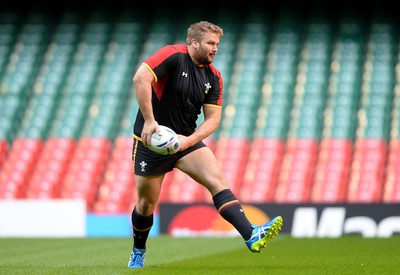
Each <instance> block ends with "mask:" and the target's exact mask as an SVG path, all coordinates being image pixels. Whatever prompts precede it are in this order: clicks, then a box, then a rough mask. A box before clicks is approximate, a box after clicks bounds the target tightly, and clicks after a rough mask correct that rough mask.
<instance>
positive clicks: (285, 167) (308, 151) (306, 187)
mask: <svg viewBox="0 0 400 275" xmlns="http://www.w3.org/2000/svg"><path fill="white" fill-rule="evenodd" d="M317 153H318V142H317V141H316V140H313V139H289V140H288V141H287V144H286V151H285V154H284V155H283V159H282V164H281V168H280V173H279V176H278V182H277V186H276V191H275V194H274V200H275V201H276V202H286V203H295V202H297V203H300V202H308V201H309V200H310V193H311V192H310V189H311V185H312V178H313V173H314V166H315V162H316V159H317Z"/></svg>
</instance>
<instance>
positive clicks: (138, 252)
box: [128, 248, 146, 268]
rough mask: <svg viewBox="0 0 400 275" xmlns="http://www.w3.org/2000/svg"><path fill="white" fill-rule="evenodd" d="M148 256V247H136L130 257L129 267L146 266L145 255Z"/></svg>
mask: <svg viewBox="0 0 400 275" xmlns="http://www.w3.org/2000/svg"><path fill="white" fill-rule="evenodd" d="M145 256H146V249H138V248H134V249H133V251H132V253H131V256H130V258H129V263H128V267H129V268H142V267H144V257H145Z"/></svg>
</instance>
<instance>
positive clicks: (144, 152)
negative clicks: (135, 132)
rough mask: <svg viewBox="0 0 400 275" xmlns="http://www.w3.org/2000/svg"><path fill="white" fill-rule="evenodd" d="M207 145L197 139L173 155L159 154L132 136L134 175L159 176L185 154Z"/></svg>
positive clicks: (170, 169)
mask: <svg viewBox="0 0 400 275" xmlns="http://www.w3.org/2000/svg"><path fill="white" fill-rule="evenodd" d="M206 146H207V145H205V144H204V142H202V141H199V142H197V143H196V144H195V145H193V146H192V147H189V148H188V149H186V150H184V151H179V152H178V153H176V154H173V155H167V156H164V155H159V154H157V153H154V152H153V151H151V150H150V149H149V148H146V147H145V146H144V145H143V143H142V142H141V141H140V140H138V139H137V138H135V137H134V138H133V149H132V161H133V168H134V172H135V175H139V176H160V175H164V174H165V173H167V172H169V171H172V169H174V167H175V164H176V162H177V161H178V160H179V159H180V158H183V157H184V156H186V155H187V154H189V153H191V152H193V151H195V150H197V149H199V148H202V147H206Z"/></svg>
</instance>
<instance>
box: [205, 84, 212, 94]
mask: <svg viewBox="0 0 400 275" xmlns="http://www.w3.org/2000/svg"><path fill="white" fill-rule="evenodd" d="M204 86H206V88H205V90H204V93H205V94H208V90H210V89H211V85H210V83H206V84H204Z"/></svg>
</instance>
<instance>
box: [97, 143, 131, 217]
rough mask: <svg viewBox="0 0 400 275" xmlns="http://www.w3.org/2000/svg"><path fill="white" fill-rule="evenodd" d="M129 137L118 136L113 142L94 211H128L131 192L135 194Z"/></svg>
mask: <svg viewBox="0 0 400 275" xmlns="http://www.w3.org/2000/svg"><path fill="white" fill-rule="evenodd" d="M132 142H133V140H132V138H131V137H124V136H119V137H117V138H116V140H115V142H114V147H113V148H112V151H111V153H110V154H111V155H110V159H109V161H108V162H107V164H106V167H105V168H104V176H103V177H102V179H101V181H100V183H99V187H98V190H99V192H98V195H97V196H96V200H95V203H94V208H93V209H94V211H95V212H98V213H108V212H107V211H108V210H110V211H113V213H116V212H118V213H123V212H126V211H128V207H129V205H130V203H131V202H132V201H131V199H132V194H136V190H135V179H134V174H133V167H132V160H131V158H132V157H131V156H132V144H133V143H132Z"/></svg>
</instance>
